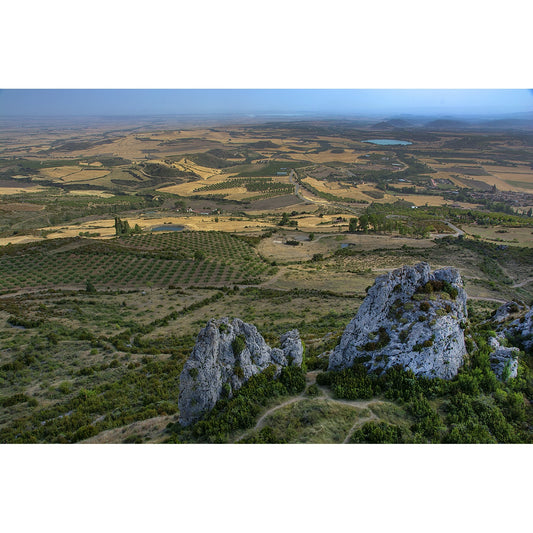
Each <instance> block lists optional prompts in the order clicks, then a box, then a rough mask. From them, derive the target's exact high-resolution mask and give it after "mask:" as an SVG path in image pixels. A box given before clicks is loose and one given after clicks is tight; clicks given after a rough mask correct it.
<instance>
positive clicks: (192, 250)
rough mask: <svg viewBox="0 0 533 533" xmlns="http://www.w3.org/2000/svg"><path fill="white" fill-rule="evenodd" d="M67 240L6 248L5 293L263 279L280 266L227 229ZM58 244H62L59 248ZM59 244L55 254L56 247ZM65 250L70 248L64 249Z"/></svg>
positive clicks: (1, 284) (1, 280)
mask: <svg viewBox="0 0 533 533" xmlns="http://www.w3.org/2000/svg"><path fill="white" fill-rule="evenodd" d="M70 243H74V245H75V247H73V248H71V247H69V246H68V244H69V242H68V241H67V239H57V240H55V241H54V240H51V241H49V242H44V243H38V244H32V245H28V246H24V245H19V246H17V247H13V250H10V249H6V248H4V250H3V252H4V253H3V254H2V255H1V256H0V291H3V292H6V291H13V290H20V289H27V288H47V287H61V286H79V285H85V283H86V281H87V280H90V281H91V282H92V283H93V284H94V285H95V286H96V287H98V288H106V287H114V288H118V287H144V288H146V287H151V286H157V287H161V286H169V285H176V286H188V285H199V286H210V285H233V284H236V283H245V284H250V283H257V282H259V281H261V280H262V279H263V278H264V277H265V276H268V275H269V274H273V273H274V272H275V267H272V266H270V265H269V264H268V263H267V262H265V261H264V260H263V259H261V258H260V257H259V256H258V255H257V252H256V251H255V250H254V248H253V247H252V246H250V245H249V244H247V243H246V242H244V241H243V240H241V239H239V238H238V237H234V236H233V235H230V234H226V233H221V232H179V233H178V232H175V233H160V234H151V235H140V236H131V237H125V238H120V239H116V240H114V241H111V242H110V241H97V240H94V241H89V244H87V241H82V240H81V239H76V240H74V241H72V240H70ZM54 245H58V246H59V247H58V248H55V246H54ZM51 247H54V248H55V250H54V253H50V248H51ZM63 248H66V249H65V250H63Z"/></svg>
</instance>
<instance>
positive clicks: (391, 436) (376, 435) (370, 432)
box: [350, 422, 404, 444]
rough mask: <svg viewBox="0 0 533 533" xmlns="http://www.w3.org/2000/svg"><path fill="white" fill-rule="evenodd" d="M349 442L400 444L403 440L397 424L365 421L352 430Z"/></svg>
mask: <svg viewBox="0 0 533 533" xmlns="http://www.w3.org/2000/svg"><path fill="white" fill-rule="evenodd" d="M350 442H352V443H365V444H400V443H402V442H404V440H403V432H402V429H401V428H400V427H399V426H395V425H392V424H386V423H385V422H367V423H366V424H363V426H362V427H361V428H360V429H357V430H355V431H354V432H353V434H352V436H351V438H350Z"/></svg>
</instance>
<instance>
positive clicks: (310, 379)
mask: <svg viewBox="0 0 533 533" xmlns="http://www.w3.org/2000/svg"><path fill="white" fill-rule="evenodd" d="M319 372H320V371H319V370H313V371H311V372H308V373H307V374H306V388H307V386H309V385H314V384H315V383H316V376H317V374H318V373H319ZM319 389H320V390H321V391H322V393H323V396H319V397H311V396H307V395H306V394H305V391H304V392H302V393H301V394H299V395H298V396H295V397H293V398H289V399H288V400H286V401H284V402H283V403H280V404H278V405H275V406H274V407H271V408H270V409H268V410H267V411H265V412H264V413H263V414H262V415H261V417H260V418H259V420H258V421H257V422H256V424H255V426H254V427H253V428H251V429H249V430H247V431H245V432H244V433H243V434H242V435H241V436H240V437H238V438H237V439H235V441H234V442H235V443H237V442H240V441H241V440H242V439H244V438H245V437H247V436H248V435H250V433H252V432H254V431H260V430H261V429H262V428H263V427H264V426H265V424H266V420H267V418H268V417H269V416H270V415H271V414H272V413H275V412H276V411H277V410H279V409H282V408H283V407H286V406H287V405H292V404H293V403H297V402H300V401H302V400H309V399H315V400H323V401H327V402H333V403H338V404H342V405H349V406H351V407H357V408H359V409H367V408H368V407H370V406H371V405H377V404H380V403H383V402H382V401H381V400H338V399H337V398H333V396H332V394H331V391H330V390H329V389H328V388H327V387H324V386H319ZM370 413H371V414H370V416H367V417H365V418H358V419H357V420H356V421H355V423H354V425H353V426H352V427H351V428H350V430H349V431H348V434H347V435H346V438H345V439H344V441H343V444H345V443H347V442H348V441H349V440H350V437H351V436H352V433H353V432H354V431H355V430H356V429H357V428H358V427H359V426H361V425H362V424H364V423H365V422H369V421H370V420H377V418H378V417H377V416H376V415H375V414H374V413H373V412H372V411H370Z"/></svg>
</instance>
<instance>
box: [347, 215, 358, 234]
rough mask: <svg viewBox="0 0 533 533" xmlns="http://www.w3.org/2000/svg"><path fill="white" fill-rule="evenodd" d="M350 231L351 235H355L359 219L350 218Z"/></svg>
mask: <svg viewBox="0 0 533 533" xmlns="http://www.w3.org/2000/svg"><path fill="white" fill-rule="evenodd" d="M348 231H349V232H350V233H355V232H356V231H357V218H355V217H354V218H350V222H349V225H348Z"/></svg>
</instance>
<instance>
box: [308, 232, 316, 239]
mask: <svg viewBox="0 0 533 533" xmlns="http://www.w3.org/2000/svg"><path fill="white" fill-rule="evenodd" d="M309 240H310V241H314V240H315V234H314V233H312V232H311V233H310V234H309Z"/></svg>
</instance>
